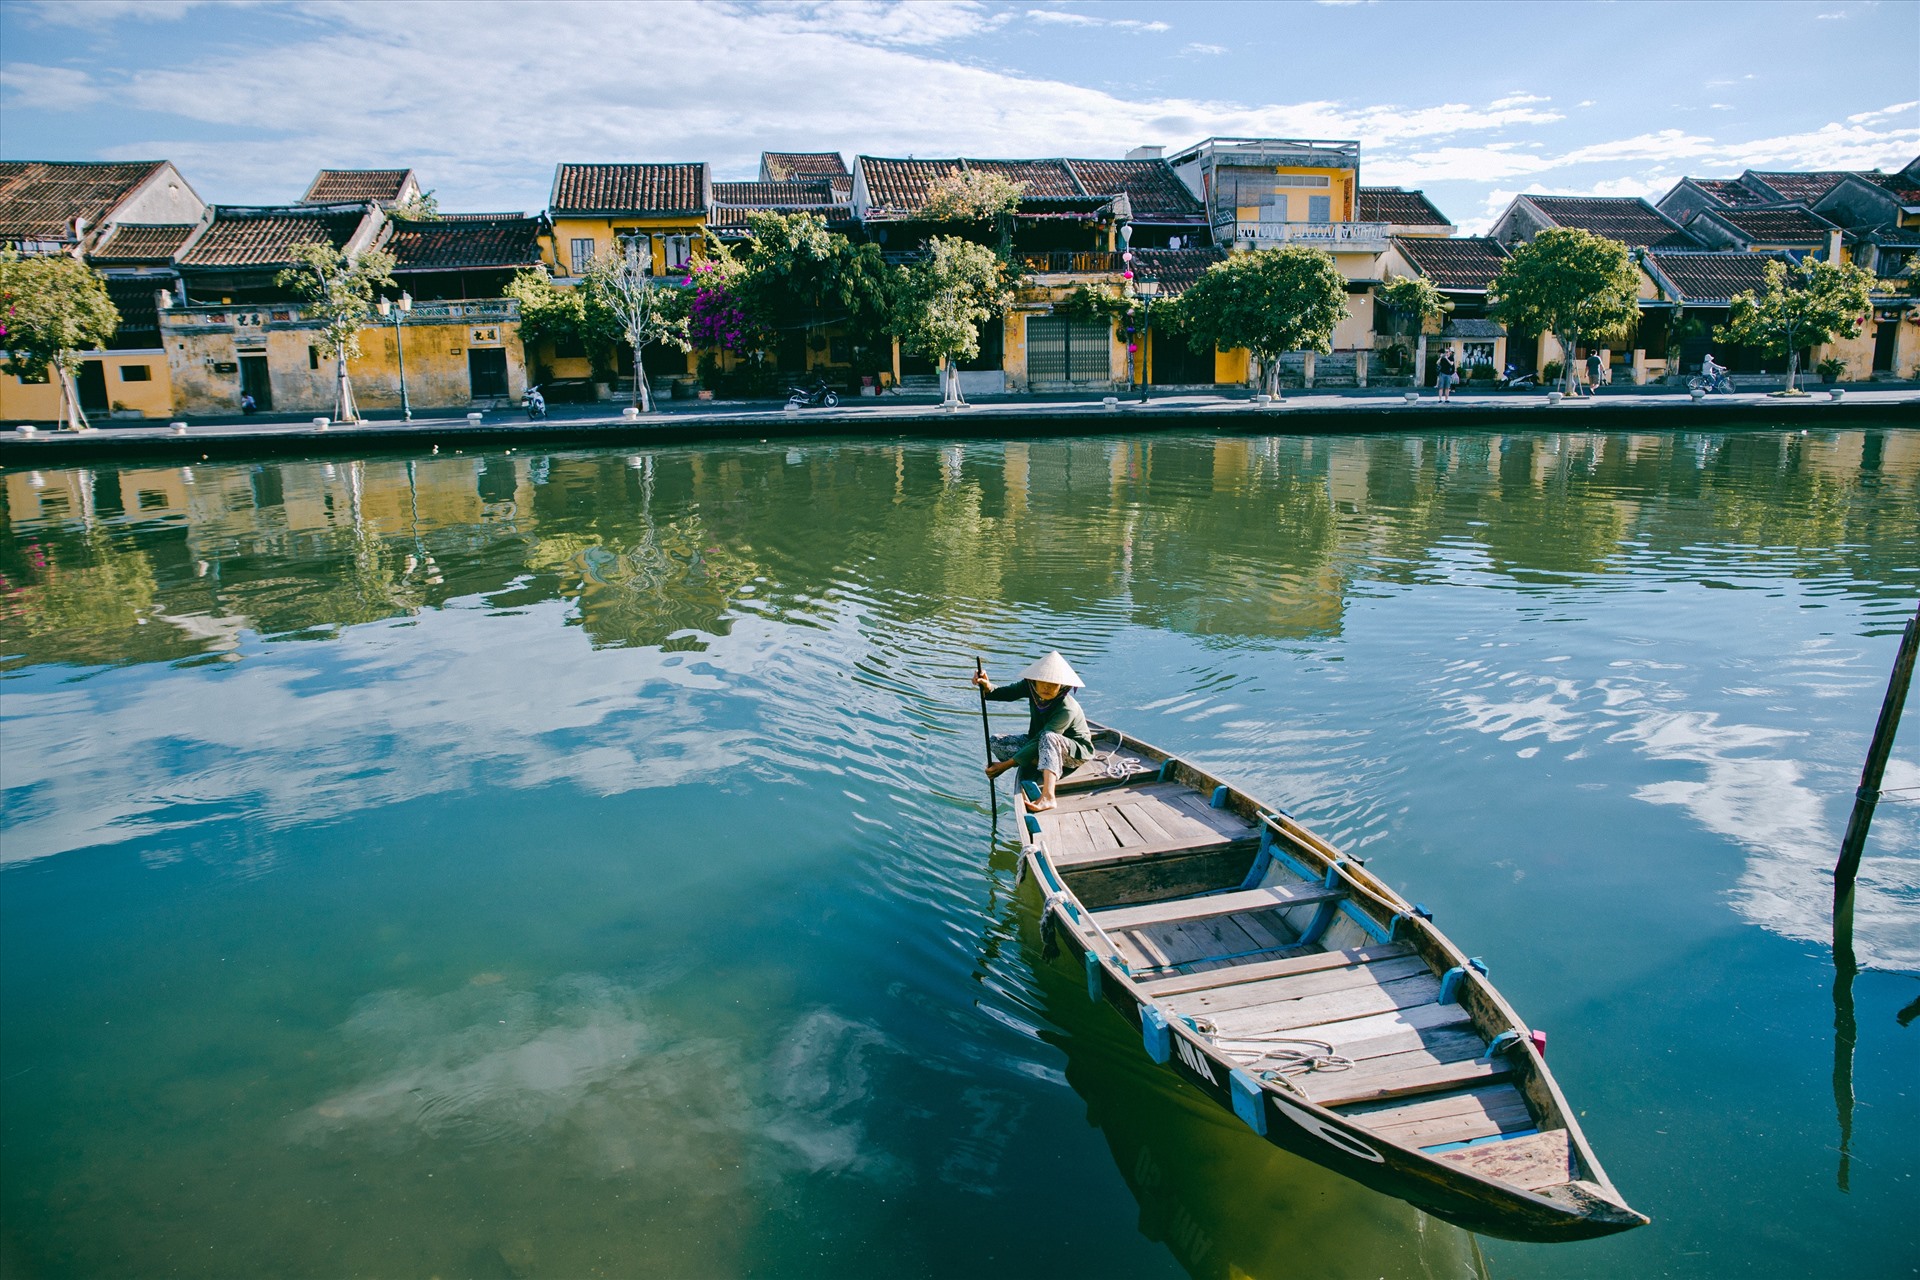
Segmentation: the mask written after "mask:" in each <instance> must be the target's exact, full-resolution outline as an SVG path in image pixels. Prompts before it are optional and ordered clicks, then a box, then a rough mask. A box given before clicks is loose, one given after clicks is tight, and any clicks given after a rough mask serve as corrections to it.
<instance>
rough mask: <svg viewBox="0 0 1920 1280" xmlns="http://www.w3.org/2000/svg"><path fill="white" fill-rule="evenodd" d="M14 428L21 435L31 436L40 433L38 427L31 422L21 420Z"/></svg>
mask: <svg viewBox="0 0 1920 1280" xmlns="http://www.w3.org/2000/svg"><path fill="white" fill-rule="evenodd" d="M14 430H15V431H16V432H18V433H19V434H21V435H23V436H32V435H38V434H40V428H38V427H36V426H34V425H33V424H32V423H31V422H23V423H21V424H20V425H19V426H17V427H15V428H14Z"/></svg>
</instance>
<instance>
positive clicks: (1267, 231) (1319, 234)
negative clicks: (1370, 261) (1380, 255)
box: [1232, 222, 1393, 250]
mask: <svg viewBox="0 0 1920 1280" xmlns="http://www.w3.org/2000/svg"><path fill="white" fill-rule="evenodd" d="M1232 225H1233V227H1234V232H1233V235H1234V238H1235V239H1237V240H1243V241H1245V240H1251V241H1253V242H1254V243H1256V244H1310V245H1317V246H1319V247H1320V248H1323V249H1341V248H1350V249H1376V250H1377V249H1384V248H1386V247H1387V237H1388V236H1389V235H1390V234H1391V233H1392V230H1393V227H1392V224H1391V223H1386V222H1238V223H1234V224H1232Z"/></svg>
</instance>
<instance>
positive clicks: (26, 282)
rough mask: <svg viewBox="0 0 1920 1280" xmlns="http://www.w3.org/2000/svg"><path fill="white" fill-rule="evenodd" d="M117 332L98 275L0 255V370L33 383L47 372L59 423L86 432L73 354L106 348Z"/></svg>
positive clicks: (63, 258) (55, 261)
mask: <svg viewBox="0 0 1920 1280" xmlns="http://www.w3.org/2000/svg"><path fill="white" fill-rule="evenodd" d="M119 327H120V312H119V310H118V309H117V308H116V307H115V306H114V305H113V299H112V298H111V297H109V296H108V295H107V285H106V282H105V281H104V280H102V279H101V278H100V275H99V273H98V272H96V271H94V270H93V268H91V267H89V266H88V265H87V264H86V263H84V262H82V261H80V260H79V259H78V258H70V257H68V256H67V255H65V254H58V255H54V256H51V257H44V258H43V257H32V258H23V257H21V256H20V255H19V254H17V253H15V252H13V251H12V250H7V251H6V252H4V253H0V347H4V348H5V349H6V352H7V361H6V364H5V366H4V367H5V369H6V371H7V372H8V373H10V374H12V375H14V376H15V377H17V378H33V379H38V378H41V377H43V376H45V375H46V373H47V371H48V369H49V368H51V369H52V372H53V377H54V380H55V381H57V382H58V383H59V384H60V422H61V425H62V426H70V427H72V428H73V429H74V430H76V431H84V430H85V429H86V427H87V419H86V415H85V414H83V413H82V412H81V411H80V396H79V393H78V392H77V391H76V390H75V389H74V385H73V369H74V365H75V363H76V362H75V360H74V354H75V353H76V352H79V351H90V350H93V349H95V348H98V347H103V346H105V345H106V344H107V340H108V339H109V338H111V337H113V331H114V330H115V329H117V328H119Z"/></svg>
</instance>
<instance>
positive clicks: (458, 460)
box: [4, 431, 1920, 661]
mask: <svg viewBox="0 0 1920 1280" xmlns="http://www.w3.org/2000/svg"><path fill="white" fill-rule="evenodd" d="M636 462H637V463H638V464H639V465H637V466H636V465H633V463H636ZM1917 473H1920V438H1916V437H1914V436H1913V435H1912V434H1911V433H1900V432H1863V431H1853V432H1844V433H1837V434H1825V435H1813V436H1800V435H1795V434H1788V433H1764V434H1762V433H1752V434H1739V433H1736V434H1725V435H1697V436H1696V435H1688V434H1680V435H1674V434H1626V433H1618V434H1589V433H1578V432H1575V433H1564V434H1557V435H1554V434H1518V435H1510V436H1506V435H1497V434H1473V433H1470V434H1464V435H1448V434H1438V433H1436V434H1427V435H1418V436H1403V437H1344V438H1332V439H1315V438H1257V437H1226V438H1220V439H1201V438H1192V437H1146V438H1113V439H1089V440H1073V441H1037V442H1014V443H1007V444H1001V443H993V442H988V443H967V444H954V445H948V446H938V445H911V446H909V445H897V444H877V445H837V446H831V447H813V448H809V449H792V450H789V449H786V448H784V447H783V448H779V449H774V448H766V449H755V448H737V447H731V446H729V447H718V448H712V449H704V450H703V449H680V450H672V451H667V452H662V453H658V454H646V455H637V456H636V457H635V458H633V459H631V460H630V459H629V458H627V457H625V456H619V455H613V454H595V453H583V454H560V455H545V454H521V453H517V452H516V453H506V454H488V455H463V454H451V455H448V454H435V455H429V456H424V457H418V458H415V459H412V460H404V459H374V460H369V461H365V462H359V461H355V462H338V463H333V462H297V463H272V464H261V465H255V466H229V465H201V466H195V467H166V468H152V467H146V468H126V469H122V470H110V469H99V470H82V469H76V470H69V471H48V472H23V471H15V472H9V473H7V474H6V475H5V477H4V493H5V501H6V507H7V531H8V537H7V547H6V554H5V557H4V559H5V573H6V577H7V579H8V583H9V586H10V589H11V591H12V594H11V595H10V596H9V604H8V606H7V608H8V613H9V615H10V616H13V617H15V618H16V620H17V618H18V615H20V614H21V613H22V612H23V611H24V612H31V611H32V610H33V609H35V608H36V607H37V598H36V596H35V594H34V592H35V590H36V588H44V587H46V585H47V581H46V575H47V573H48V572H52V571H53V570H57V569H58V568H59V567H60V566H61V565H63V564H64V565H67V566H69V567H73V568H78V567H81V566H82V565H89V564H91V565H96V566H97V565H98V564H100V563H103V561H102V559H101V558H102V557H103V556H105V557H118V558H119V561H120V562H123V563H121V567H120V569H117V570H115V573H114V574H108V575H107V577H106V579H104V580H103V581H108V582H111V581H118V580H119V577H124V576H127V575H128V574H131V575H132V576H133V577H135V578H141V579H146V578H150V579H151V582H152V587H151V593H150V594H151V596H152V599H151V601H150V602H149V603H148V604H147V605H145V606H142V607H143V608H144V609H145V610H146V613H145V615H144V617H142V618H141V619H129V620H128V625H129V626H147V625H150V624H152V623H159V624H160V625H161V626H167V627H171V628H173V629H174V630H175V631H176V632H177V633H178V635H179V637H180V641H179V643H180V644H181V645H184V646H186V648H187V649H188V650H189V651H193V652H212V651H228V652H231V651H234V650H235V648H236V647H237V637H238V636H239V635H240V634H241V633H242V632H245V631H255V632H262V633H266V634H278V633H283V632H295V631H312V630H315V629H325V628H329V627H338V626H340V625H346V624H351V623H352V622H356V621H365V620H369V619H371V618H375V617H382V616H395V615H397V614H400V613H404V612H406V611H408V610H410V609H413V608H420V607H434V606H435V605H437V604H438V603H440V602H442V601H444V600H446V599H449V598H452V597H456V596H463V595H475V594H478V595H494V594H499V595H501V597H502V598H503V599H506V598H511V599H512V600H513V601H514V602H515V603H518V604H525V603H528V602H530V601H533V600H538V599H562V600H566V601H568V602H569V603H570V605H571V606H572V607H573V608H574V609H575V610H576V611H577V613H578V615H579V618H580V621H581V624H582V625H583V626H584V627H585V628H586V629H587V631H588V633H589V634H590V635H592V636H593V637H594V639H595V642H596V643H603V644H616V645H630V644H661V643H664V642H665V641H666V640H667V639H668V638H669V637H672V636H676V635H679V636H693V635H695V633H700V632H706V633H712V634H719V633H722V632H724V631H725V629H726V627H727V626H728V625H729V623H730V620H731V618H732V617H733V616H735V614H736V612H737V610H738V609H739V607H740V603H741V600H742V599H743V598H744V596H745V595H747V594H752V595H753V596H754V598H755V606H754V607H755V609H756V611H759V612H762V613H765V612H767V611H768V610H772V611H773V613H775V614H776V615H777V614H778V613H779V612H780V610H782V609H783V608H787V609H801V610H803V611H804V610H805V609H807V608H810V607H813V606H814V605H815V604H817V602H814V601H812V600H810V599H809V598H808V593H807V589H806V587H805V586H804V585H800V586H794V585H790V584H797V583H802V582H803V580H804V579H805V578H806V577H808V576H809V575H810V574H811V573H813V572H814V571H815V570H816V568H817V565H816V564H815V560H816V558H817V555H818V553H819V550H820V549H821V548H823V547H826V548H833V549H835V550H836V552H840V553H844V555H845V556H846V557H848V559H847V564H848V566H850V567H851V566H854V565H861V564H864V566H865V567H864V568H859V569H858V572H859V573H860V574H862V575H865V576H869V577H871V578H872V579H873V580H875V581H881V582H885V583H887V584H888V585H889V587H890V588H891V589H893V590H895V591H898V592H901V593H904V595H905V596H906V597H910V598H905V599H903V601H902V602H901V604H900V607H901V608H903V609H905V610H907V611H908V612H924V613H938V612H942V611H944V610H948V609H953V608H963V607H967V604H968V602H969V601H975V602H977V601H981V600H989V599H990V600H996V601H1004V602H1006V603H1009V604H1017V605H1022V606H1031V605H1035V604H1038V605H1049V604H1051V605H1057V606H1059V607H1062V608H1076V607H1079V606H1080V605H1083V604H1085V603H1086V602H1089V601H1103V602H1108V603H1107V604H1106V605H1105V606H1103V608H1105V609H1106V610H1108V611H1110V612H1111V611H1113V610H1117V612H1115V613H1114V614H1113V616H1115V617H1116V618H1125V619H1128V620H1131V621H1133V622H1137V623H1144V624H1147V625H1152V626H1157V627H1164V628H1168V629H1171V630H1175V631H1179V632H1183V633H1187V634H1193V635H1198V636H1221V637H1230V638H1236V639H1244V638H1254V639H1303V638H1305V639H1312V638H1323V637H1328V636H1332V635H1337V634H1338V633H1339V632H1340V629H1341V626H1342V620H1343V617H1344V613H1345V609H1346V607H1347V601H1348V599H1349V597H1350V595H1351V583H1352V580H1353V578H1354V577H1355V576H1356V574H1361V573H1365V574H1368V575H1370V576H1374V577H1384V578H1387V579H1410V578H1412V577H1415V576H1417V575H1419V574H1421V573H1423V572H1430V571H1431V567H1432V566H1434V565H1435V564H1438V563H1442V562H1445V561H1448V560H1452V559H1457V558H1458V556H1459V555H1460V553H1461V549H1462V548H1469V547H1471V548H1478V549H1479V552H1480V553H1481V554H1482V555H1484V557H1485V558H1486V560H1487V562H1488V563H1489V565H1490V566H1491V567H1492V568H1493V569H1494V570H1495V571H1496V572H1505V573H1524V572H1536V571H1537V572H1546V573H1554V574H1557V573H1567V572H1574V573H1590V572H1599V571H1603V570H1604V569H1605V568H1606V567H1607V565H1608V564H1609V562H1610V561H1612V560H1613V559H1614V558H1616V557H1617V556H1618V555H1619V554H1620V549H1621V546H1622V543H1623V542H1624V541H1626V540H1627V539H1628V538H1629V534H1630V532H1631V536H1632V537H1633V538H1634V539H1638V540H1641V541H1643V542H1646V543H1649V544H1650V545H1656V546H1657V545H1658V544H1661V543H1665V544H1668V545H1671V546H1673V547H1686V546H1689V545H1693V544H1694V543H1696V542H1697V541H1698V540H1699V539H1700V538H1701V537H1703V536H1705V537H1708V538H1713V539H1720V540H1724V539H1725V538H1727V537H1728V536H1732V537H1735V538H1738V539H1739V540H1741V541H1752V542H1755V543H1757V544H1759V545H1795V546H1804V547H1811V548H1832V549H1834V550H1833V551H1832V553H1831V554H1833V555H1835V556H1839V557H1842V558H1844V557H1845V556H1847V555H1855V554H1859V552H1858V550H1857V549H1858V548H1859V547H1860V546H1861V545H1862V542H1863V540H1862V539H1861V538H1860V537H1858V536H1856V535H1854V534H1852V533H1849V532H1848V529H1847V526H1848V524H1849V522H1852V523H1854V524H1857V523H1858V522H1860V521H1862V520H1877V519H1881V518H1887V517H1892V516H1894V515H1895V512H1896V509H1903V508H1904V509H1909V510H1910V509H1911V507H1912V505H1913V492H1912V478H1913V477H1914V476H1915V475H1916V474H1917ZM1896 478H1897V479H1896ZM1732 480H1737V481H1738V483H1730V482H1728V481H1732ZM1875 486H1879V487H1878V490H1877V492H1875V494H1874V503H1877V504H1878V505H1877V506H1876V505H1874V504H1854V505H1852V506H1849V504H1848V501H1847V498H1848V495H1851V494H1855V493H1856V492H1860V491H1865V490H1869V489H1874V488H1875ZM1680 490H1684V491H1685V492H1686V493H1687V494H1689V495H1692V496H1694V497H1696V498H1697V501H1696V502H1692V503H1689V504H1679V505H1676V504H1673V503H1671V502H1663V503H1659V504H1655V506H1654V507H1653V508H1651V509H1649V508H1647V507H1646V506H1645V504H1644V502H1643V497H1644V495H1646V494H1650V493H1651V494H1657V495H1661V496H1662V497H1667V496H1670V495H1672V494H1673V493H1675V492H1676V491H1680ZM1756 494H1758V495H1759V499H1758V500H1756V496H1755V495H1756ZM1888 504H1892V506H1891V507H1889V505H1888ZM1650 511H1651V513H1650ZM29 544H31V546H32V548H33V553H32V556H29V555H28V554H27V548H28V546H29ZM1846 548H1852V549H1854V550H1851V551H1849V550H1845V549H1846ZM34 557H38V560H37V561H34ZM429 560H430V561H431V563H427V562H428V561H429ZM36 563H38V564H39V565H41V567H40V568H36V567H35V564H36ZM116 574H117V575H119V576H115V575H116ZM71 585H72V584H69V586H70V587H71ZM100 589H106V588H105V587H104V586H103V587H101V588H100ZM43 594H44V593H43ZM189 620H200V621H189ZM213 620H217V621H213ZM109 629H110V628H109ZM102 639H103V637H96V644H95V645H94V646H92V647H91V649H90V650H89V653H90V654H92V655H93V656H95V657H97V656H98V653H99V650H100V648H101V645H100V643H99V641H101V640H102ZM106 647H107V649H109V650H110V649H111V648H112V646H111V645H110V644H108V645H107V646H106ZM172 647H178V646H172ZM124 648H125V654H124V656H123V657H121V658H119V659H117V660H120V661H140V660H145V658H143V657H138V656H135V655H136V654H140V655H145V656H146V657H152V656H154V654H153V645H152V643H151V640H150V639H148V640H143V641H142V642H141V643H137V644H136V643H132V641H131V637H129V638H128V642H127V643H126V644H125V646H124ZM33 652H34V653H35V654H37V655H40V656H42V657H46V656H51V655H49V654H47V653H45V652H44V650H41V649H34V650H33Z"/></svg>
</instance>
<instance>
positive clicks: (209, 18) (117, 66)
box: [0, 0, 1920, 230]
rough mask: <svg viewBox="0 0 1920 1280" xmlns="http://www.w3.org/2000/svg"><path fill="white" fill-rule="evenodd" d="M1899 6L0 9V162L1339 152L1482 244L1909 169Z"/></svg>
mask: <svg viewBox="0 0 1920 1280" xmlns="http://www.w3.org/2000/svg"><path fill="white" fill-rule="evenodd" d="M1917 100H1920V0H1901V2H1895V0H1879V2H1878V3H1874V2H1870V0H1826V2H1816V3H1807V4H1800V3H1776V4H1765V3H1740V4H1734V3H1721V4H1684V3H1672V2H1667V3H1657V4H1641V3H1566V4H1555V3H1524V4H1522V3H1509V4H1488V3H1484V0H1482V2H1478V3H1468V4H1450V3H1437V2H1436V3H1424V4H1401V3H1392V2H1387V0H1382V2H1380V3H1305V2H1302V3H1286V4H1255V3H1238V4H1222V3H1205V2H1199V0H1189V2H1188V3H1183V4H1178V5H1172V4H1165V3H1160V4H1133V3H1114V4H1097V3H1031V2H1030V3H1026V4H996V3H941V2H938V0H923V2H922V3H915V4H896V3H889V2H884V0H847V2H844V3H838V4H829V3H785V4H750V3H714V4H704V5H698V4H681V3H674V2H672V0H656V2H654V3H645V4H630V3H622V2H620V0H599V2H582V3H549V4H533V3H517V4H516V3H470V4H452V3H450V4H434V3H424V2H423V3H411V4H384V3H377V2H374V0H362V2H361V3H285V4H244V3H194V2H192V0H141V2H139V3H131V2H126V0H90V2H88V3H82V4H71V3H59V2H55V3H34V2H31V0H0V157H4V158H6V159H71V160H82V159H147V158H165V159H171V160H173V161H174V162H175V163H176V164H178V165H179V166H180V168H181V170H182V171H183V172H184V173H185V174H186V176H187V179H188V180H189V181H190V182H191V183H192V184H193V185H194V187H195V188H196V189H197V190H198V191H199V192H200V194H201V195H202V196H204V197H206V198H207V199H209V200H217V201H223V202H229V203H270V202H276V201H282V200H291V199H294V198H297V197H298V196H299V194H300V193H301V191H302V190H304V188H305V185H306V182H307V180H308V179H309V178H310V177H311V176H312V174H313V172H314V171H315V170H316V169H319V168H322V167H357V166H375V167H397V166H411V167H413V168H415V169H417V170H418V171H419V173H420V176H421V179H422V181H423V182H424V183H425V185H427V186H428V187H430V188H433V189H435V190H436V192H437V193H438V195H439V197H440V201H441V206H442V207H443V208H446V209H449V210H480V209H530V210H531V209H538V208H541V207H542V206H544V205H545V203H546V200H547V194H548V191H549V189H550V187H551V183H552V178H553V166H554V164H555V163H556V162H557V161H563V160H564V161H642V160H708V161H710V162H712V164H713V165H714V172H715V176H716V177H718V178H745V177H751V176H753V173H754V170H755V167H756V164H757V157H758V155H759V152H760V151H761V150H762V149H772V150H828V149H834V148H838V149H839V150H840V151H842V152H843V153H845V154H847V155H848V156H849V157H851V156H852V155H854V154H857V153H861V152H865V153H867V154H872V155H892V156H903V155H909V154H916V155H922V156H928V155H933V156H944V155H956V154H967V155H977V156H1023V155H1063V154H1064V155H1083V156H1099V155H1118V154H1121V153H1123V152H1124V151H1125V150H1126V149H1127V148H1130V147H1132V146H1135V145H1138V144H1141V143H1160V144H1163V145H1166V146H1168V147H1169V148H1172V147H1177V146H1181V145H1183V144H1185V143H1189V142H1193V141H1196V140H1198V139H1200V138H1203V137H1206V136H1208V135H1211V134H1221V135H1234V134H1240V135H1262V136H1282V137H1319V138H1358V139H1360V140H1361V142H1362V143H1363V144H1364V149H1363V153H1362V180H1363V181H1364V182H1366V183H1368V184H1370V185H1402V186H1415V187H1421V188H1424V189H1425V190H1426V191H1427V192H1428V194H1429V195H1430V196H1431V197H1432V198H1433V199H1434V200H1435V201H1436V202H1437V203H1438V204H1439V205H1440V207H1441V208H1442V209H1443V210H1444V211H1446V212H1447V213H1448V214H1449V215H1450V216H1451V217H1452V218H1453V220H1454V221H1455V222H1456V223H1459V224H1461V225H1462V226H1463V227H1465V228H1467V229H1470V230H1471V229H1478V228H1480V227H1483V226H1484V225H1485V224H1486V222H1487V221H1488V219H1489V218H1490V217H1491V215H1492V214H1494V213H1496V212H1498V210H1499V209H1500V208H1501V207H1503V206H1504V205H1505V203H1506V201H1507V200H1508V199H1510V198H1511V197H1512V195H1513V194H1514V193H1515V192H1519V191H1527V190H1535V191H1552V192H1568V193H1599V194H1608V195H1612V194H1624V195H1650V196H1657V195H1658V194H1659V193H1660V192H1662V191H1664V190H1666V188H1667V187H1669V186H1670V185H1672V183H1673V181H1674V180H1675V179H1676V178H1678V177H1680V176H1682V175H1684V174H1696V175H1701V176H1728V175H1732V174H1736V173H1738V172H1740V171H1741V170H1742V169H1744V168H1747V167H1749V166H1751V167H1754V168H1761V169H1765V168H1778V169H1793V168H1874V167H1883V168H1893V167H1898V166H1899V165H1902V164H1904V163H1905V162H1906V161H1908V160H1909V159H1912V158H1913V157H1914V156H1915V155H1916V154H1920V101H1917Z"/></svg>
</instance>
